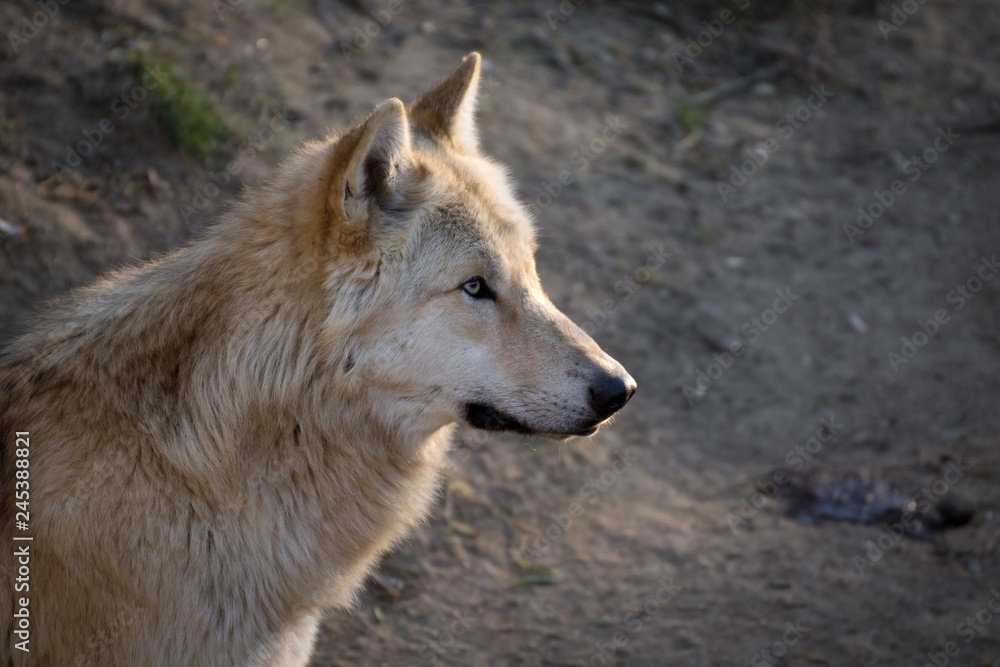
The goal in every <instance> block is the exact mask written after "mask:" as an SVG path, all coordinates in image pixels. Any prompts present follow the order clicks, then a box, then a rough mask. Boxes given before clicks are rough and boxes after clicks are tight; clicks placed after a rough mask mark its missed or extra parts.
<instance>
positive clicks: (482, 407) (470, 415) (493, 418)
mask: <svg viewBox="0 0 1000 667" xmlns="http://www.w3.org/2000/svg"><path fill="white" fill-rule="evenodd" d="M465 419H466V420H467V421H468V422H469V423H470V424H472V425H473V426H475V427H476V428H481V429H483V430H486V431H513V432H514V433H525V434H529V435H530V434H533V433H536V431H535V429H533V428H530V427H528V426H525V425H524V424H522V423H521V422H519V421H518V420H517V419H516V418H515V417H511V416H510V415H508V414H507V413H505V412H501V411H500V410H497V409H496V408H494V407H493V406H492V405H486V404H485V403H468V404H467V405H466V406H465Z"/></svg>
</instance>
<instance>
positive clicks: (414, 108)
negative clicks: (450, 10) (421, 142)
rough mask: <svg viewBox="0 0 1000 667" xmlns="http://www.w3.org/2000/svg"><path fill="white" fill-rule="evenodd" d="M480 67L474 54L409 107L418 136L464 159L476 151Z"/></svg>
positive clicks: (479, 60) (480, 62) (477, 145)
mask: <svg viewBox="0 0 1000 667" xmlns="http://www.w3.org/2000/svg"><path fill="white" fill-rule="evenodd" d="M481 67H482V58H481V57H480V56H479V54H478V53H476V52H474V51H473V52H472V53H470V54H469V55H467V56H465V58H464V59H463V60H462V64H461V65H459V66H458V68H456V69H455V71H454V72H452V73H451V74H449V75H448V78H446V79H445V80H444V81H442V82H441V83H439V84H438V85H437V86H435V87H434V88H433V89H432V90H431V91H430V92H428V93H426V94H425V95H424V96H423V97H421V98H420V99H419V100H417V101H416V102H414V103H413V104H411V105H410V116H411V117H412V118H413V123H414V125H416V127H417V129H418V130H419V131H420V132H422V133H424V134H426V135H427V136H429V137H431V138H434V139H437V140H438V141H444V142H446V143H448V144H450V145H451V146H452V147H454V148H456V149H458V150H459V151H461V152H462V153H465V154H466V155H475V154H476V152H477V151H478V147H479V140H478V138H477V132H476V119H475V114H476V96H477V92H478V90H479V70H480V69H481Z"/></svg>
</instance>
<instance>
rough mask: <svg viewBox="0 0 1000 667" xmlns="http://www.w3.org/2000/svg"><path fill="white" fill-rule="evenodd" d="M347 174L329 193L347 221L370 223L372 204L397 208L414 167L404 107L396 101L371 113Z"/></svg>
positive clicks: (348, 159) (365, 122)
mask: <svg viewBox="0 0 1000 667" xmlns="http://www.w3.org/2000/svg"><path fill="white" fill-rule="evenodd" d="M356 132H357V133H358V134H359V136H358V139H357V142H356V143H355V145H354V146H353V147H352V148H351V152H350V155H349V157H348V158H347V166H346V169H345V170H344V176H343V187H342V188H339V189H338V188H335V189H334V191H333V192H331V193H330V198H331V199H332V200H333V201H331V204H335V205H337V206H339V207H340V208H341V209H342V210H343V213H344V218H345V219H346V220H347V221H348V222H351V221H354V220H367V219H368V217H369V215H370V214H371V211H372V209H371V204H373V203H374V204H376V205H377V206H379V207H381V208H383V209H392V208H395V207H396V204H397V201H396V200H397V199H399V198H400V197H402V196H404V193H405V191H406V190H407V189H408V188H407V184H408V182H409V175H410V172H411V170H412V167H413V159H412V155H411V152H410V150H411V149H410V125H409V121H408V120H407V118H406V109H405V108H404V107H403V103H402V102H401V101H400V100H398V99H396V98H393V99H391V100H387V101H385V102H383V103H381V104H379V105H378V106H377V107H375V110H374V111H372V112H371V114H370V115H369V116H368V118H366V119H365V121H364V122H363V123H362V124H361V125H360V126H359V127H358V129H357V130H356Z"/></svg>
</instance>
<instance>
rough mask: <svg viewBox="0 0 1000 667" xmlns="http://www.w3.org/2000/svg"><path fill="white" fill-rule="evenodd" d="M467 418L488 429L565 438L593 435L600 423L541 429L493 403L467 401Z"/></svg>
mask: <svg viewBox="0 0 1000 667" xmlns="http://www.w3.org/2000/svg"><path fill="white" fill-rule="evenodd" d="M465 420H466V421H467V422H469V424H471V425H472V426H474V427H475V428H481V429H483V430H486V431H510V432H513V433H523V434H525V435H540V436H548V437H557V438H565V437H569V436H574V435H583V436H587V435H593V434H594V433H595V432H597V428H598V426H599V425H598V424H594V425H593V426H590V427H588V428H584V429H581V430H579V431H573V432H547V431H540V430H538V429H535V428H531V427H530V426H527V425H525V424H524V423H522V422H520V421H518V420H517V418H516V417H512V416H510V415H509V414H507V413H505V412H501V411H500V410H497V409H496V408H494V407H493V406H492V405H486V404H485V403H467V404H466V406H465Z"/></svg>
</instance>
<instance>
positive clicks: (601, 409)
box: [590, 373, 636, 420]
mask: <svg viewBox="0 0 1000 667" xmlns="http://www.w3.org/2000/svg"><path fill="white" fill-rule="evenodd" d="M635 389H636V383H635V380H633V379H632V376H630V375H629V374H628V373H626V374H624V375H602V376H601V377H600V379H598V380H597V381H596V382H594V383H593V384H592V385H590V407H591V408H593V410H594V412H595V413H596V414H597V416H598V417H599V418H600V419H602V420H603V419H607V418H608V417H610V416H611V415H613V414H615V413H616V412H618V411H619V410H621V409H622V406H623V405H625V404H626V403H628V399H630V398H632V394H634V393H635Z"/></svg>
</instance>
